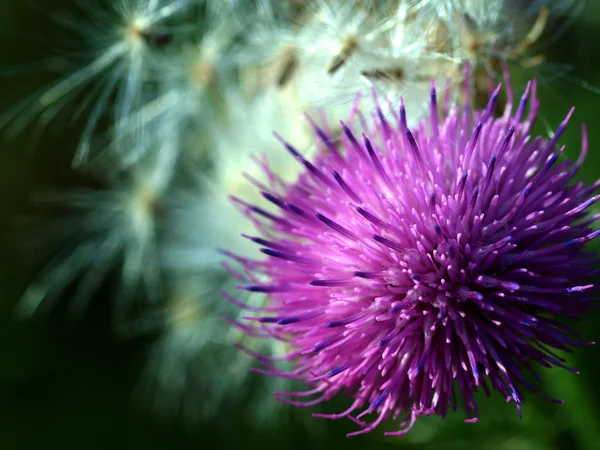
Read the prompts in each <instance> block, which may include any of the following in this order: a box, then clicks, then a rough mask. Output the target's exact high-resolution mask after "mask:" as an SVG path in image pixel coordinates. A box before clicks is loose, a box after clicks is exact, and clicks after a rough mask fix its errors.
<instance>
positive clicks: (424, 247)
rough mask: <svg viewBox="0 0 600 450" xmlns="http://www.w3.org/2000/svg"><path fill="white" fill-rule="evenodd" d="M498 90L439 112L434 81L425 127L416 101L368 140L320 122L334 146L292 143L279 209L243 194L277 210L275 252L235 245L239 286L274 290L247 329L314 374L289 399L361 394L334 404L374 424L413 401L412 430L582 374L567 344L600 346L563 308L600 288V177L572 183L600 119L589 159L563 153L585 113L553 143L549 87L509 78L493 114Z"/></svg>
mask: <svg viewBox="0 0 600 450" xmlns="http://www.w3.org/2000/svg"><path fill="white" fill-rule="evenodd" d="M467 86H468V84H467ZM499 91H500V90H499V87H498V89H496V90H495V91H494V92H493V93H492V95H491V99H490V101H489V103H488V105H487V107H486V108H485V109H484V110H482V111H475V112H473V111H471V108H470V106H469V104H466V105H465V106H464V107H462V108H457V107H453V108H452V109H451V110H450V111H449V112H448V113H444V114H443V115H442V116H441V117H439V112H438V110H439V108H438V105H437V99H436V91H435V89H434V88H433V87H432V90H431V100H430V116H429V119H428V120H424V121H422V122H420V123H419V125H418V127H416V129H412V130H411V129H410V128H408V127H407V125H406V112H405V109H404V106H401V108H400V111H399V114H396V115H395V116H394V117H392V118H391V120H388V119H386V118H384V116H383V115H382V114H381V113H380V111H377V112H376V113H375V114H373V125H372V126H371V127H370V129H369V130H365V133H363V135H362V142H360V140H359V139H358V138H357V137H356V136H355V134H354V132H353V131H352V130H351V128H350V127H348V126H346V125H345V124H344V123H342V130H343V133H342V134H341V135H340V136H339V137H331V136H328V135H327V134H326V133H325V132H324V131H323V130H321V129H320V128H318V127H316V126H315V130H316V135H317V137H318V138H320V139H321V142H322V144H323V145H322V147H323V148H322V149H321V152H320V153H319V155H318V157H317V158H314V159H312V160H311V161H307V160H305V159H304V158H303V157H302V156H301V154H300V153H299V152H298V151H296V150H295V149H294V148H293V147H292V146H291V145H290V144H288V143H284V145H285V147H286V148H287V149H288V150H289V151H290V153H291V154H292V156H293V157H294V158H296V159H298V160H299V162H300V163H301V164H302V165H304V167H305V168H306V169H305V171H304V173H303V174H302V175H301V176H300V177H299V178H298V180H297V181H296V182H295V183H291V184H288V185H287V186H285V189H284V190H281V189H279V190H276V191H273V190H268V189H267V190H265V191H263V196H264V197H265V198H266V199H267V200H269V201H271V202H272V203H274V204H275V205H276V206H277V207H278V209H279V213H278V214H271V213H268V214H267V213H265V211H263V210H261V209H258V208H256V207H252V206H251V205H247V204H243V203H242V205H243V206H244V211H245V212H246V213H247V214H249V215H251V216H253V217H256V220H257V222H259V223H262V222H265V221H266V223H263V224H262V225H261V226H260V228H259V230H260V231H261V232H264V233H265V234H264V238H263V237H251V238H250V239H251V240H253V241H254V242H256V243H258V244H259V245H261V246H262V248H261V250H260V251H261V252H262V253H263V254H265V255H267V257H266V258H263V259H259V260H251V259H246V258H239V257H238V258H236V259H237V261H238V262H241V263H242V265H243V267H244V271H243V273H244V274H245V275H247V277H246V279H247V282H249V284H246V285H242V286H240V288H241V289H245V290H249V291H252V292H262V293H265V294H267V295H268V296H269V299H270V301H269V302H268V304H267V306H266V307H265V308H264V310H263V311H262V312H263V313H264V315H260V313H258V314H259V315H258V316H256V317H253V318H250V319H251V320H252V321H254V323H255V325H247V324H245V325H243V329H245V330H247V331H248V330H251V331H250V332H252V333H254V334H262V335H263V336H264V337H265V338H267V339H278V340H282V341H283V342H286V343H287V344H288V345H289V347H290V352H289V353H288V355H287V358H286V359H287V360H288V361H292V362H293V363H294V369H293V370H292V371H290V372H282V371H280V370H277V369H276V368H275V367H273V365H272V364H271V363H269V362H268V358H261V360H262V361H263V362H265V363H266V364H267V365H268V367H269V368H270V370H267V373H270V374H271V375H274V376H283V377H291V378H299V379H302V380H304V381H306V382H307V383H308V384H309V385H311V386H313V388H312V389H310V390H309V391H307V392H292V393H278V394H277V395H278V397H279V398H280V399H282V400H284V401H286V402H289V403H292V404H294V405H302V404H303V405H308V406H310V405H314V404H317V403H320V402H321V401H323V400H328V399H331V398H332V397H333V396H334V395H336V394H338V393H341V392H346V393H350V395H351V396H352V398H353V402H352V405H351V407H350V408H349V409H348V410H346V411H344V412H343V413H341V414H333V415H320V416H321V417H329V418H339V417H350V418H352V419H353V420H354V421H355V422H357V423H359V424H360V425H361V426H362V427H363V429H362V430H361V431H358V432H355V433H351V434H360V433H364V432H368V431H370V430H372V429H373V428H375V427H376V426H377V425H379V424H380V423H381V422H383V421H384V420H386V419H388V418H390V417H393V418H397V417H398V416H399V415H400V414H403V413H404V414H408V417H407V420H406V421H404V422H403V423H402V424H401V425H400V427H401V429H400V431H397V432H391V433H388V434H402V433H404V432H406V431H407V430H408V429H410V427H411V426H412V424H413V423H414V420H415V418H416V417H417V416H419V415H427V414H438V415H441V416H445V415H446V413H447V411H448V408H451V409H453V410H454V409H456V407H457V403H458V402H459V398H460V397H462V400H463V405H464V409H465V412H466V414H467V416H468V420H469V421H476V420H477V418H478V413H477V406H476V403H475V399H474V394H475V392H476V391H478V390H479V389H483V390H484V391H485V392H486V393H488V394H489V393H490V392H491V391H492V390H495V391H498V392H499V393H501V394H502V395H503V396H504V397H505V398H506V399H507V400H512V401H514V402H515V404H516V405H517V408H518V409H519V414H520V410H521V403H522V401H523V398H524V391H525V390H531V391H533V392H535V393H536V394H539V395H542V396H544V395H543V394H542V393H540V392H539V390H538V389H537V387H536V386H534V385H532V384H530V383H529V382H528V381H527V380H526V377H525V376H524V373H525V372H531V373H533V374H534V375H535V376H536V377H539V376H538V374H537V371H536V368H535V367H534V366H536V365H537V366H542V367H552V366H559V367H563V368H566V369H568V370H572V369H569V368H568V367H566V366H565V365H564V364H563V363H562V362H561V361H562V359H561V358H560V357H559V356H557V355H556V354H555V353H554V349H558V350H559V351H565V350H567V349H568V348H569V347H571V346H578V345H585V343H584V342H582V341H581V340H580V339H579V338H578V337H577V335H576V334H575V332H574V331H573V330H572V329H571V328H570V327H568V326H567V325H565V324H563V323H562V321H561V319H576V318H577V317H579V316H581V315H583V314H585V312H586V311H587V310H588V308H589V307H590V306H591V303H592V301H593V300H594V299H595V297H596V296H597V287H596V286H595V285H594V284H593V282H592V281H593V275H594V273H595V270H594V269H593V262H594V259H593V258H592V256H591V255H589V254H587V253H586V252H585V251H584V250H583V249H582V246H583V245H584V244H585V243H586V242H588V241H590V240H592V239H594V238H595V237H597V236H598V235H599V234H600V230H593V229H591V228H590V226H591V225H592V224H593V223H594V220H595V219H591V220H585V218H586V209H587V208H588V207H589V206H590V205H591V204H593V203H594V202H595V201H596V200H597V199H598V198H599V196H598V195H595V196H594V195H593V193H594V191H595V190H596V189H597V188H598V186H600V182H597V183H595V184H594V185H592V186H587V187H586V186H584V185H583V184H582V183H577V184H573V183H572V177H573V176H574V174H575V173H576V171H577V169H578V168H579V166H580V165H581V163H582V162H583V158H584V156H585V153H586V152H587V138H586V133H585V128H584V131H583V136H584V138H583V150H582V155H581V157H580V158H579V160H578V161H577V162H576V163H574V164H573V163H571V162H567V161H565V162H559V161H558V158H559V156H560V154H561V153H562V151H563V149H564V148H560V149H558V150H556V145H557V142H558V140H559V138H560V136H561V135H562V134H563V132H564V130H565V127H566V124H567V121H568V119H569V117H570V116H571V113H572V111H571V112H569V114H568V116H567V118H566V119H565V120H564V121H563V122H562V123H561V125H560V126H559V127H558V129H557V130H556V132H555V133H554V135H553V136H552V137H551V138H550V139H543V138H541V137H535V138H533V137H531V135H530V133H531V128H532V126H533V124H534V122H535V119H536V116H537V112H538V108H539V102H538V100H537V97H536V82H535V81H533V82H531V83H529V84H528V85H527V88H526V90H525V93H524V94H523V96H522V98H521V100H520V101H519V103H518V105H517V108H516V111H515V112H513V111H512V109H513V93H512V89H511V88H510V85H509V88H508V99H507V107H506V109H505V112H504V114H503V115H502V116H501V117H499V118H494V116H493V111H494V109H495V103H496V101H497V100H498V96H499V93H500V92H499ZM466 98H469V93H468V92H467V95H466ZM528 104H529V112H527V105H528ZM261 189H264V187H261ZM234 200H235V199H234ZM235 201H237V202H238V203H239V201H238V200H235ZM265 230H266V231H265ZM251 323H252V322H251ZM310 395H316V396H317V398H316V399H314V400H310V401H307V402H305V403H303V402H298V401H296V400H291V399H290V398H289V397H292V398H293V397H304V396H310ZM550 400H552V399H550ZM360 409H362V410H363V411H362V412H361V413H360V414H358V415H357V416H356V417H354V416H353V414H354V413H355V411H357V410H360ZM371 413H374V414H376V415H377V418H376V419H375V420H374V421H373V422H371V423H367V422H363V421H362V418H363V417H364V416H366V415H368V414H371ZM406 423H408V427H406V428H402V427H403V424H406Z"/></svg>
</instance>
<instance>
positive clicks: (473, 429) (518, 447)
mask: <svg viewBox="0 0 600 450" xmlns="http://www.w3.org/2000/svg"><path fill="white" fill-rule="evenodd" d="M35 3H36V2H33V1H31V2H29V1H25V0H2V1H1V2H0V33H1V36H2V40H1V41H0V42H1V45H0V61H1V62H2V66H3V67H5V68H6V69H4V70H0V74H2V75H3V76H2V78H0V89H1V91H0V113H1V112H3V111H5V110H6V109H7V108H8V107H10V106H11V105H14V104H15V103H17V102H18V101H19V100H21V99H23V98H24V96H26V95H27V94H28V93H31V92H33V91H34V90H36V89H39V88H41V87H43V86H44V85H45V84H46V83H47V82H48V81H50V80H51V79H52V78H53V77H52V74H48V73H47V72H44V71H42V70H36V67H35V64H34V67H31V66H29V67H25V66H23V70H15V69H9V68H15V67H19V66H20V65H21V64H25V63H30V62H32V61H34V62H35V61H40V60H41V58H43V57H44V56H45V55H48V54H49V53H50V52H51V51H52V50H53V43H56V40H53V31H52V30H53V26H54V25H53V23H52V22H51V20H50V19H49V17H48V16H47V15H45V14H40V13H39V12H38V11H37V8H36V6H35ZM63 3H64V2H61V1H47V2H43V4H44V6H45V7H46V8H47V9H48V10H51V9H52V8H53V7H58V6H59V5H62V4H63ZM546 39H548V42H550V41H551V40H552V39H553V35H552V33H550V34H548V35H547V37H546ZM548 55H549V64H548V65H546V66H545V67H544V68H542V69H537V70H536V71H535V72H534V71H527V70H519V69H517V68H513V69H512V73H513V78H514V79H513V82H514V84H515V88H516V90H517V92H521V91H522V88H523V83H524V80H525V79H527V78H528V77H530V76H533V75H535V76H538V77H539V79H540V82H541V88H540V97H541V100H542V109H541V111H542V113H541V114H542V120H541V122H540V125H539V128H538V131H539V132H540V133H547V132H548V130H549V129H550V127H556V125H558V123H559V122H560V121H561V120H562V118H563V117H564V115H565V114H566V112H567V111H568V108H569V107H570V106H571V105H575V106H576V107H577V109H576V113H575V116H574V118H573V119H572V121H571V124H570V128H569V130H568V132H567V134H566V136H565V137H564V139H563V140H562V142H563V143H565V144H567V157H569V158H576V157H577V155H578V152H579V148H580V143H581V140H580V123H581V122H582V121H585V122H586V123H587V124H588V128H589V136H590V152H589V156H588V159H587V162H586V165H585V166H584V169H583V170H582V171H581V173H580V177H581V178H582V179H584V180H586V181H587V182H593V181H595V180H596V179H597V178H598V177H600V150H599V149H600V107H599V105H600V93H598V92H600V88H599V89H597V91H598V92H595V89H594V88H592V89H586V88H584V87H582V85H584V84H585V83H589V84H590V85H591V86H600V2H598V1H596V0H588V1H587V4H586V5H585V9H584V11H583V13H581V14H579V15H578V16H577V18H576V19H575V21H574V22H573V24H572V25H571V26H570V27H569V28H568V30H567V31H566V32H565V33H564V34H562V35H561V36H560V37H558V38H557V39H556V42H553V43H551V45H550V46H549V50H548ZM568 66H571V67H572V70H571V71H570V72H566V71H565V67H568ZM41 67H42V64H41V63H40V64H39V68H41ZM60 125H61V126H58V125H56V126H53V127H52V128H51V129H49V130H47V132H46V133H44V134H43V135H42V136H41V138H40V139H39V140H35V141H34V140H31V139H28V136H21V137H18V138H16V139H3V140H2V141H1V142H2V151H1V152H0V189H1V190H0V245H1V247H0V256H1V260H0V449H1V450H5V449H6V450H21V449H31V450H33V449H55V448H56V449H64V450H68V449H78V450H85V449H109V448H114V449H121V448H123V449H129V450H137V449H144V450H154V449H174V450H176V449H198V448H247V449H251V448H264V447H273V448H285V449H286V450H293V449H304V448H307V447H309V448H314V449H320V448H323V449H325V448H336V447H342V446H343V447H345V448H348V449H352V448H361V449H363V448H369V449H372V450H375V449H392V448H397V449H401V448H415V449H416V448H426V449H428V448H431V449H468V448H482V449H488V448H489V449H499V450H500V449H510V450H534V449H549V450H550V449H566V448H568V449H573V450H575V449H590V450H591V449H600V432H598V431H597V430H598V427H599V426H600V422H599V419H600V384H597V383H599V380H600V347H597V346H596V347H587V348H581V349H578V350H577V351H576V352H575V353H574V354H573V355H572V356H569V358H568V362H569V365H571V366H573V367H576V368H577V369H579V370H580V371H581V374H580V375H572V374H570V373H568V372H566V371H561V370H559V369H552V370H546V371H544V373H543V375H544V376H545V378H544V392H546V393H547V394H548V395H550V396H552V397H555V398H561V399H564V400H565V405H562V406H561V405H554V404H550V403H546V402H545V401H543V400H540V399H536V398H533V396H531V395H530V396H529V397H528V398H527V401H526V403H525V405H524V408H523V410H524V418H523V419H522V420H519V419H518V417H517V414H516V411H515V409H514V405H512V404H508V405H507V404H504V402H503V399H502V398H500V397H499V396H492V398H491V399H486V398H483V397H482V398H481V399H480V400H481V414H480V422H479V423H477V424H465V423H463V422H462V420H463V416H462V413H461V412H460V411H459V412H458V413H456V414H454V415H453V416H451V417H450V418H448V419H447V420H445V421H443V420H441V419H438V418H421V419H420V420H419V421H417V425H416V426H415V428H414V429H413V430H412V431H411V433H409V434H408V435H406V436H404V437H397V438H394V437H390V438H384V437H383V436H382V435H381V431H380V430H377V431H375V432H373V433H371V434H370V435H367V436H361V437H356V438H351V439H347V438H345V436H344V435H345V433H346V432H349V431H351V430H353V429H354V427H353V424H351V423H349V421H331V422H329V421H326V422H324V421H323V419H310V418H308V419H307V420H297V421H290V422H287V421H286V422H281V420H279V418H278V417H273V424H272V426H270V427H265V428H264V429H258V428H256V427H251V426H250V425H249V424H248V423H246V422H247V421H246V420H245V417H244V415H245V412H244V404H243V399H240V404H239V405H238V407H237V408H236V409H235V410H223V411H221V412H220V414H219V417H216V418H215V419H214V420H213V421H210V422H206V423H200V424H194V425H193V426H191V425H186V424H184V423H183V422H182V421H180V420H177V419H171V420H158V419H155V418H153V416H152V415H151V414H149V413H148V412H147V411H145V410H144V409H143V408H142V407H140V405H139V402H136V400H135V398H133V397H132V392H133V390H134V388H135V386H136V383H137V382H138V378H139V374H140V371H141V369H142V367H143V363H144V355H145V353H144V352H145V351H146V350H147V348H148V345H150V344H151V342H152V339H151V338H147V339H138V340H130V341H125V342H123V341H119V340H117V339H116V338H115V337H114V336H113V334H112V333H111V329H110V320H109V313H108V307H107V303H108V301H107V300H108V297H107V295H106V293H102V292H101V293H100V294H99V295H98V296H97V298H96V301H95V303H94V307H93V308H92V310H90V312H89V313H88V314H87V315H86V316H85V318H84V319H83V321H82V322H79V323H72V322H69V321H68V320H65V319H63V318H62V317H63V316H62V315H61V314H60V311H57V312H56V314H53V315H52V316H51V317H50V319H49V320H33V321H30V322H19V321H17V320H15V318H14V314H13V308H14V304H15V302H16V300H17V299H18V297H19V295H20V293H22V291H23V289H24V287H25V286H26V285H27V283H28V281H29V280H30V279H31V276H32V274H33V272H32V270H33V268H35V267H37V266H39V264H40V263H41V262H42V261H38V260H36V254H35V253H32V252H29V251H27V248H28V247H27V246H26V245H25V244H26V242H27V239H28V237H27V235H26V233H25V232H24V230H22V227H21V221H20V220H19V218H20V217H27V216H29V215H32V214H33V213H34V210H33V208H32V207H31V206H30V202H29V196H30V193H31V192H32V190H35V189H37V188H39V187H42V186H46V185H48V186H53V187H59V188H60V187H68V186H71V185H82V184H84V185H86V184H87V185H93V184H94V180H91V179H88V178H86V177H85V176H81V175H76V174H74V173H73V172H72V171H71V170H70V158H71V156H72V149H73V148H74V147H75V145H76V142H77V134H78V127H79V126H80V124H78V123H75V124H73V125H70V124H68V123H65V124H60ZM26 134H29V133H26ZM29 137H30V136H29ZM33 144H35V145H33ZM34 147H35V148H36V150H35V153H33V152H32V149H33V148H34ZM595 248H596V249H600V242H598V243H596V244H595ZM599 320H600V313H595V314H593V315H591V316H590V317H587V318H586V319H585V320H583V321H582V322H581V323H580V324H578V325H577V326H578V329H579V330H580V332H581V334H582V336H583V337H584V339H586V340H598V339H600V327H599V326H598V323H600V322H599ZM214 370H215V371H218V370H219V368H218V367H215V368H214ZM273 401H274V400H273ZM290 408H291V407H290ZM328 411H331V412H333V411H335V407H334V406H330V408H328ZM310 413H311V411H310V410H300V411H299V412H298V414H294V417H298V416H301V415H304V416H307V417H308V416H309V415H310Z"/></svg>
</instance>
